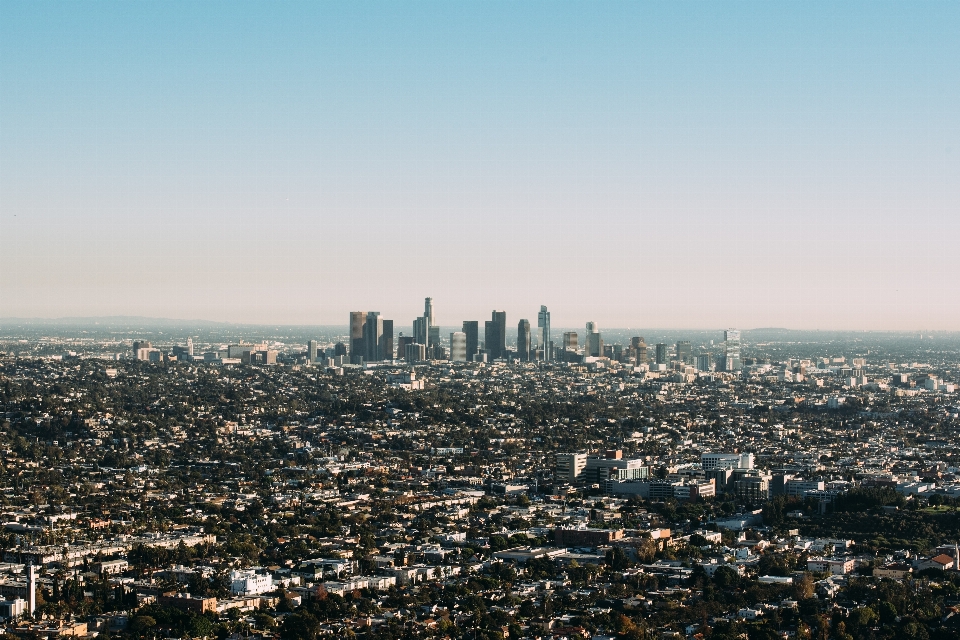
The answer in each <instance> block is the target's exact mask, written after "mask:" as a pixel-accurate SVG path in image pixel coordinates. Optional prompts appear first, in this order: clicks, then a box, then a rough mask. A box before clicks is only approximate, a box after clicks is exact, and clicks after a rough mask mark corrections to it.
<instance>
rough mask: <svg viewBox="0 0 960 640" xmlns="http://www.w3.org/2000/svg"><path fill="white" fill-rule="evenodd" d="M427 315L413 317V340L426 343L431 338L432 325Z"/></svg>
mask: <svg viewBox="0 0 960 640" xmlns="http://www.w3.org/2000/svg"><path fill="white" fill-rule="evenodd" d="M427 322H428V319H427V318H426V317H422V318H414V319H413V340H414V342H416V343H417V344H422V345H426V344H427V342H428V341H429V340H430V325H428V324H427Z"/></svg>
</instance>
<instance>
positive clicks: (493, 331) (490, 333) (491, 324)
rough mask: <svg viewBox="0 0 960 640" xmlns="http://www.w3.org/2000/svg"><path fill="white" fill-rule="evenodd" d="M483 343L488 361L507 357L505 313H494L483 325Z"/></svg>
mask: <svg viewBox="0 0 960 640" xmlns="http://www.w3.org/2000/svg"><path fill="white" fill-rule="evenodd" d="M483 337H484V342H485V346H486V349H487V353H489V354H490V360H496V359H497V358H503V357H506V355H507V312H506V311H494V312H493V313H492V314H491V318H490V320H488V321H487V322H486V323H484V334H483Z"/></svg>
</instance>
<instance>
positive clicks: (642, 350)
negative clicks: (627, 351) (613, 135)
mask: <svg viewBox="0 0 960 640" xmlns="http://www.w3.org/2000/svg"><path fill="white" fill-rule="evenodd" d="M630 348H631V349H633V355H634V357H635V358H636V359H637V366H638V367H639V366H640V365H642V364H647V363H648V362H649V361H648V360H647V343H646V342H644V340H643V336H637V337H635V338H632V339H631V340H630Z"/></svg>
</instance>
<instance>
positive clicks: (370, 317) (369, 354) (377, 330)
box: [363, 311, 383, 362]
mask: <svg viewBox="0 0 960 640" xmlns="http://www.w3.org/2000/svg"><path fill="white" fill-rule="evenodd" d="M382 335H383V320H382V319H381V318H380V312H379V311H368V312H367V320H366V322H364V323H363V347H364V348H363V359H364V361H366V362H379V361H380V337H381V336H382Z"/></svg>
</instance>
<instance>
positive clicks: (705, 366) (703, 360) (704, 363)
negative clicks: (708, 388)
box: [697, 353, 711, 371]
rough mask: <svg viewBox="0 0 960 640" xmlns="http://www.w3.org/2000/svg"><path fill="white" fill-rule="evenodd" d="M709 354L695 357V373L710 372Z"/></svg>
mask: <svg viewBox="0 0 960 640" xmlns="http://www.w3.org/2000/svg"><path fill="white" fill-rule="evenodd" d="M710 364H711V363H710V354H709V353H701V354H700V355H698V356H697V371H710Z"/></svg>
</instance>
